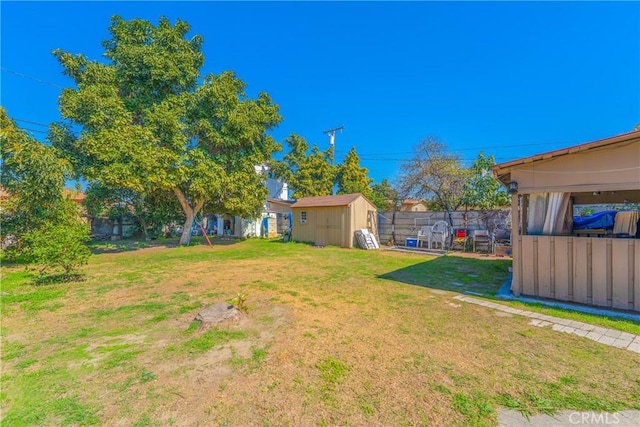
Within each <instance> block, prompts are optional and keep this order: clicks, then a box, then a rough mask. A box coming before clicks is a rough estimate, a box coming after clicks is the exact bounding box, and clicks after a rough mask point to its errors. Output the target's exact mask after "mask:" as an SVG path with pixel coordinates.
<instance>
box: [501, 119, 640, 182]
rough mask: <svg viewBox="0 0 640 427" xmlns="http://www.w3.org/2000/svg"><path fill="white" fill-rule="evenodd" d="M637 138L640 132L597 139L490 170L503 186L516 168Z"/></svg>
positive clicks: (502, 164) (509, 162) (521, 159)
mask: <svg viewBox="0 0 640 427" xmlns="http://www.w3.org/2000/svg"><path fill="white" fill-rule="evenodd" d="M637 138H640V131H633V132H628V133H623V134H621V135H617V136H612V137H609V138H605V139H599V140H597V141H592V142H587V143H584V144H579V145H574V146H571V147H567V148H562V149H559V150H554V151H548V152H546V153H541V154H535V155H533V156H529V157H523V158H520V159H516V160H511V161H508V162H504V163H499V164H497V165H494V166H493V167H492V168H491V169H493V173H494V176H495V177H496V178H497V179H499V180H500V181H502V182H503V183H504V184H505V185H507V184H508V183H509V180H510V179H511V177H510V176H511V170H512V169H514V168H517V167H518V166H521V165H525V164H528V163H534V162H538V161H540V160H549V159H552V158H555V157H560V156H565V155H567V154H573V153H578V152H581V151H587V150H593V149H594V148H600V147H606V146H608V145H615V144H621V143H625V142H628V141H631V140H633V139H637Z"/></svg>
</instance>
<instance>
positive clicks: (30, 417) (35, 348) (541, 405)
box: [0, 239, 640, 426]
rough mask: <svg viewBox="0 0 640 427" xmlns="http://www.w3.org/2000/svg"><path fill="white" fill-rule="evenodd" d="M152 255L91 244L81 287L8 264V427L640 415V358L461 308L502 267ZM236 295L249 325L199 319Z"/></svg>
mask: <svg viewBox="0 0 640 427" xmlns="http://www.w3.org/2000/svg"><path fill="white" fill-rule="evenodd" d="M145 246H147V245H145V244H141V243H135V242H122V243H118V244H117V245H114V244H107V243H102V244H96V245H95V246H94V250H95V251H96V252H97V253H98V254H97V255H95V256H94V257H92V259H91V260H90V262H89V265H88V266H86V268H85V269H84V271H85V273H86V281H84V282H81V283H68V284H50V285H40V286H35V285H34V284H33V277H32V276H31V275H30V273H28V272H25V271H24V269H23V268H22V267H20V266H12V265H4V266H3V267H2V306H1V308H2V328H1V333H2V378H1V380H2V392H1V394H0V399H1V400H0V403H1V409H2V425H3V426H4V425H6V426H12V425H16V426H20V425H51V424H56V425H58V424H60V425H115V424H118V425H135V426H154V425H180V426H181V425H229V426H232V425H237V426H245V425H264V426H269V425H291V426H298V425H320V426H322V425H469V426H477V425H494V424H495V422H496V418H497V410H498V408H499V407H509V408H515V409H518V410H520V411H522V412H523V413H525V414H530V413H537V412H553V411H555V410H559V409H572V410H606V411H616V410H622V409H640V404H639V403H638V402H640V374H639V372H640V369H639V358H638V355H637V354H636V353H632V352H630V351H627V350H620V349H616V348H612V347H608V346H604V345H601V344H598V343H596V342H593V341H591V340H587V339H583V338H579V337H577V336H574V335H570V334H564V333H559V332H555V331H552V330H550V329H549V328H539V327H535V326H531V325H530V324H529V321H530V319H528V318H524V317H520V316H510V315H508V314H506V313H503V312H500V313H498V312H496V311H494V310H491V309H488V308H486V307H481V306H477V305H473V304H465V303H462V302H460V301H458V300H455V299H453V297H454V296H455V295H457V294H459V293H460V292H463V291H467V290H468V291H473V292H474V293H479V294H482V295H485V297H487V298H491V297H492V296H493V295H494V294H495V292H496V291H497V289H498V288H499V286H500V284H501V283H502V282H503V281H504V279H505V277H506V275H507V268H508V266H509V265H510V262H509V261H507V260H495V259H494V260H489V259H469V258H461V257H455V256H446V257H440V258H430V257H426V256H425V255H419V254H410V253H397V252H390V251H362V250H357V249H352V250H346V249H339V248H333V247H327V248H322V249H320V248H314V247H312V246H309V245H304V244H296V243H288V244H283V243H280V242H278V241H267V240H257V239H254V240H246V241H237V242H235V241H218V242H217V244H216V245H215V246H214V247H213V248H209V247H206V246H192V247H148V248H147V247H145ZM238 292H242V293H245V294H247V295H248V298H247V303H248V306H249V309H250V310H249V313H248V316H247V317H246V318H245V319H243V320H241V321H240V322H238V323H235V324H231V325H223V326H219V327H213V328H210V329H205V330H200V329H198V324H197V323H194V322H193V318H194V317H195V315H196V314H197V312H198V311H199V309H200V308H201V307H203V306H206V305H209V304H212V303H215V302H218V301H229V300H231V299H232V298H233V297H235V296H236V295H237V294H238ZM501 304H505V305H511V306H513V307H519V308H526V309H529V310H533V311H544V312H546V313H549V314H552V315H556V316H563V317H567V318H576V319H579V320H581V321H587V322H591V323H594V324H595V323H597V324H600V325H603V326H606V327H609V328H617V329H620V330H624V331H627V332H632V333H635V334H640V325H638V324H635V323H632V322H629V321H621V320H615V319H602V318H598V317H595V316H584V315H579V314H575V313H570V312H564V311H562V310H550V309H544V308H539V307H536V306H526V307H524V306H523V305H522V304H519V303H509V302H501ZM505 316H508V317H505Z"/></svg>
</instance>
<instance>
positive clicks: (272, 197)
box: [204, 165, 293, 237]
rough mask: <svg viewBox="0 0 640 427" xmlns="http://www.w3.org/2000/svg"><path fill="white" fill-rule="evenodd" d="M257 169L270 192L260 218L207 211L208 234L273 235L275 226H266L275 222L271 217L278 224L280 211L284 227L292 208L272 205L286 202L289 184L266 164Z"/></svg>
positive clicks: (206, 227) (237, 235) (205, 221)
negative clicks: (274, 202) (269, 228)
mask: <svg viewBox="0 0 640 427" xmlns="http://www.w3.org/2000/svg"><path fill="white" fill-rule="evenodd" d="M255 171H256V173H257V174H259V175H262V176H263V177H264V185H265V187H267V192H268V193H267V199H266V200H265V202H264V205H263V208H262V212H261V214H260V216H259V217H258V218H241V217H239V216H237V215H231V214H228V213H217V214H216V213H207V214H205V215H204V218H205V220H204V227H205V229H206V231H207V233H208V234H216V235H219V236H223V235H226V236H235V237H260V236H265V237H266V236H273V235H274V233H273V226H272V229H271V231H269V230H267V229H266V228H268V225H269V224H270V223H271V224H274V222H273V221H269V218H271V219H273V220H274V221H275V224H278V214H279V213H281V214H282V215H281V218H280V224H283V225H282V227H284V213H287V212H291V211H290V209H289V210H288V211H287V210H286V208H280V207H279V208H278V209H276V210H271V205H272V204H273V201H283V202H286V201H287V200H288V197H289V186H288V184H287V183H286V182H284V181H282V180H280V179H277V178H276V177H275V176H274V175H273V172H272V171H270V170H269V168H268V167H267V166H266V165H256V166H255ZM270 201H271V202H270ZM291 203H293V201H289V203H285V204H288V205H290V204H291ZM282 209H284V212H280V211H281V210H282ZM265 219H267V221H265ZM276 227H277V225H276ZM287 227H288V226H287ZM280 233H281V231H280ZM275 234H278V232H277V231H276V233H275Z"/></svg>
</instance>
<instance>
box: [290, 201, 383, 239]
mask: <svg viewBox="0 0 640 427" xmlns="http://www.w3.org/2000/svg"><path fill="white" fill-rule="evenodd" d="M291 209H292V211H293V228H292V236H291V238H292V240H295V241H298V242H313V243H314V244H316V245H318V246H326V245H334V246H340V247H343V248H352V247H353V246H354V244H356V237H355V232H356V230H360V229H363V228H366V229H369V231H370V232H371V233H373V234H377V216H378V211H377V209H376V207H375V205H374V204H373V203H371V201H369V199H367V198H366V197H364V196H363V195H362V194H360V193H355V194H344V195H340V196H320V197H303V198H302V199H300V200H298V201H297V202H295V203H294V204H293V205H291Z"/></svg>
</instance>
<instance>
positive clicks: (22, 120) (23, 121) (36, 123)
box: [13, 117, 49, 128]
mask: <svg viewBox="0 0 640 427" xmlns="http://www.w3.org/2000/svg"><path fill="white" fill-rule="evenodd" d="M13 120H15V121H17V122H22V123H29V124H31V125H37V126H43V127H46V128H48V127H49V125H45V124H44V123H38V122H32V121H31V120H24V119H16V118H15V117H14V118H13Z"/></svg>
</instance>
